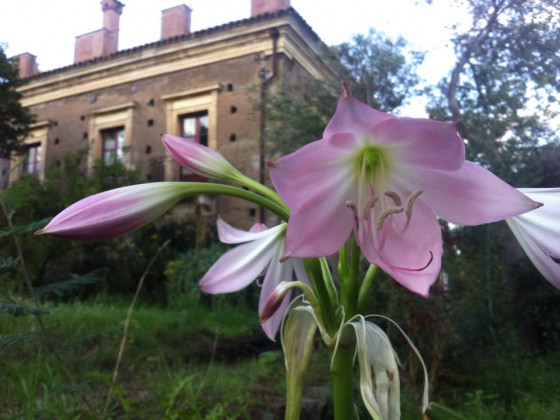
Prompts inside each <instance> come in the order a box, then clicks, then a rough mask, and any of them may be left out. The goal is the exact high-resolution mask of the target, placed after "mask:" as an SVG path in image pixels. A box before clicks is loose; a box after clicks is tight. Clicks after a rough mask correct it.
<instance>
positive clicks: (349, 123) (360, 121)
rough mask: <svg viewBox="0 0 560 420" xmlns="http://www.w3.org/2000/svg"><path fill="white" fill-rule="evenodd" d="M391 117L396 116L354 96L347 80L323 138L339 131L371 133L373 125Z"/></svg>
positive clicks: (343, 84)
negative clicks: (370, 105)
mask: <svg viewBox="0 0 560 420" xmlns="http://www.w3.org/2000/svg"><path fill="white" fill-rule="evenodd" d="M391 118H396V117H395V116H394V115H391V114H386V113H385V112H380V111H377V110H375V109H373V108H370V107H369V106H367V105H366V104H364V103H363V102H361V101H359V100H357V99H356V98H354V96H353V95H352V93H351V92H350V89H349V88H348V85H347V84H346V82H342V89H341V93H340V98H339V99H338V105H337V107H336V111H335V113H334V115H333V117H332V119H331V120H330V122H329V124H328V125H327V127H326V128H325V131H324V132H323V138H324V139H329V138H330V137H332V136H333V135H335V134H338V133H355V134H363V133H369V131H370V128H371V126H372V125H374V124H377V123H378V122H380V121H383V120H386V119H391Z"/></svg>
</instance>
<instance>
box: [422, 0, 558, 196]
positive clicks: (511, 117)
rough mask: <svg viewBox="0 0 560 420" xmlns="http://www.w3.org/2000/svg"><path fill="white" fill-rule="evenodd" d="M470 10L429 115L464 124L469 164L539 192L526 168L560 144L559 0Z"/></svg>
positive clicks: (487, 2) (483, 2)
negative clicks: (559, 130)
mask: <svg viewBox="0 0 560 420" xmlns="http://www.w3.org/2000/svg"><path fill="white" fill-rule="evenodd" d="M466 5H467V7H468V9H469V10H470V15H471V26H470V28H469V29H468V30H466V31H465V32H457V33H456V34H455V37H454V39H453V42H454V44H455V53H456V56H457V61H456V63H455V65H454V67H453V69H452V71H451V72H450V74H449V76H448V77H447V78H445V79H444V80H443V81H442V82H441V83H440V86H439V87H440V94H439V96H437V98H434V100H433V102H432V105H431V107H430V115H431V116H432V117H434V118H438V119H452V120H454V121H458V122H459V131H460V133H461V135H462V137H463V138H464V139H466V140H467V141H468V143H469V147H468V153H469V158H470V159H471V160H476V161H479V162H480V163H482V164H484V165H486V166H489V167H490V168H491V169H492V171H494V172H495V173H497V174H498V175H500V176H501V177H502V178H505V179H506V180H507V181H509V182H511V183H514V184H516V185H519V184H518V183H517V182H516V181H517V176H518V175H519V174H521V173H523V176H524V181H525V183H524V186H536V185H537V183H536V181H537V180H538V177H537V178H536V179H535V180H533V181H532V180H530V179H528V178H529V177H528V174H527V171H526V170H525V169H526V168H527V165H529V164H530V162H532V161H533V162H534V160H535V159H538V158H542V157H543V156H542V155H541V154H539V152H538V150H539V147H540V146H542V145H543V144H544V143H550V142H553V141H556V140H557V136H556V135H555V134H554V130H553V129H552V128H551V126H550V123H551V121H553V119H554V117H555V116H556V115H557V112H558V108H557V105H556V101H557V97H558V87H559V86H560V53H559V51H560V31H559V27H560V9H559V8H558V4H557V2H555V1H553V0H544V1H540V0H466ZM555 106H556V109H555ZM559 185H560V184H559ZM519 186H521V185H519Z"/></svg>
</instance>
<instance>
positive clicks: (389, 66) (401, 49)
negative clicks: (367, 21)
mask: <svg viewBox="0 0 560 420" xmlns="http://www.w3.org/2000/svg"><path fill="white" fill-rule="evenodd" d="M407 49H408V43H407V42H406V41H405V39H404V38H402V37H399V38H397V39H396V40H392V39H391V38H388V37H387V36H385V35H384V34H382V33H380V32H377V31H375V30H374V29H370V30H369V32H368V34H367V35H355V36H354V38H353V39H352V41H351V42H345V43H343V44H340V45H338V46H336V47H334V50H335V54H336V55H337V56H338V58H339V60H340V62H341V63H342V65H343V66H344V68H345V71H346V76H345V78H346V79H348V82H349V83H350V87H351V88H352V91H353V93H354V95H355V96H356V97H358V98H359V99H361V100H363V101H364V102H365V103H367V104H368V105H369V106H371V107H372V108H376V109H379V110H380V111H385V112H391V111H393V110H395V109H396V108H398V107H399V106H401V105H403V104H404V103H405V102H406V100H407V99H408V98H410V97H411V96H412V95H413V94H414V91H413V88H414V87H415V86H416V85H417V84H418V82H419V78H418V76H417V75H416V67H417V66H418V65H419V64H420V63H421V62H422V60H423V59H424V53H421V52H418V51H408V50H407Z"/></svg>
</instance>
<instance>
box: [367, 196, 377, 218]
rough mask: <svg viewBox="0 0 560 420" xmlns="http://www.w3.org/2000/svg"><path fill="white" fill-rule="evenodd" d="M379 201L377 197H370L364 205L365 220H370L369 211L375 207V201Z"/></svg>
mask: <svg viewBox="0 0 560 420" xmlns="http://www.w3.org/2000/svg"><path fill="white" fill-rule="evenodd" d="M376 201H377V197H370V198H369V200H368V201H367V203H366V205H365V207H364V220H369V212H370V211H371V209H373V206H374V205H375V202H376Z"/></svg>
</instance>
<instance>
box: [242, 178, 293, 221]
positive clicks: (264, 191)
mask: <svg viewBox="0 0 560 420" xmlns="http://www.w3.org/2000/svg"><path fill="white" fill-rule="evenodd" d="M235 182H237V183H238V184H239V185H242V186H244V187H247V188H249V189H251V190H253V191H256V192H258V193H259V194H261V195H262V196H263V197H266V198H268V199H269V200H270V201H272V202H273V203H276V204H277V205H278V206H280V207H282V208H283V209H284V210H286V211H287V212H289V211H290V209H289V208H288V206H286V203H284V201H283V200H282V199H281V198H280V196H279V195H278V194H276V191H274V190H271V189H270V188H268V187H267V186H266V185H263V184H261V183H260V182H257V181H255V180H254V179H251V178H249V177H248V176H245V175H243V174H241V173H239V175H238V176H236V177H235Z"/></svg>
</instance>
